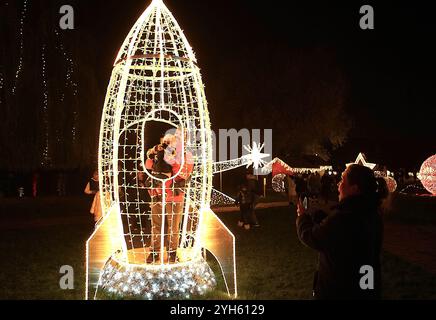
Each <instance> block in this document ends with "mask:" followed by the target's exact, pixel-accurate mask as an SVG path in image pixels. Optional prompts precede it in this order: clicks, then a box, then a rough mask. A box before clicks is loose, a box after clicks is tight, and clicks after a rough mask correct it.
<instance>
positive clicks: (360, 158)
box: [347, 153, 377, 170]
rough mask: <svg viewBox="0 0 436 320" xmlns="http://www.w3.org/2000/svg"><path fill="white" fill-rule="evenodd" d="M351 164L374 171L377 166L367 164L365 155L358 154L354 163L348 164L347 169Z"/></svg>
mask: <svg viewBox="0 0 436 320" xmlns="http://www.w3.org/2000/svg"><path fill="white" fill-rule="evenodd" d="M352 164H360V165H362V166H365V167H367V168H370V169H371V170H374V168H375V167H376V166H377V164H375V163H370V162H367V161H366V158H365V155H364V154H363V153H359V155H358V156H357V158H356V161H355V162H354V163H348V164H347V167H349V166H351V165H352Z"/></svg>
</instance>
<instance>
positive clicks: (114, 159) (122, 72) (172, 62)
mask: <svg viewBox="0 0 436 320" xmlns="http://www.w3.org/2000/svg"><path fill="white" fill-rule="evenodd" d="M169 129H171V131H168V130H169ZM168 132H169V134H168ZM261 149H262V148H261V147H260V146H258V145H256V144H255V145H254V146H253V148H252V149H251V150H252V154H251V155H249V156H245V157H242V158H241V159H236V160H231V161H229V162H225V163H213V160H212V152H213V150H212V132H211V124H210V120H209V112H208V108H207V101H206V97H205V92H204V85H203V82H202V78H201V74H200V69H199V67H198V65H197V60H196V58H195V55H194V52H193V50H192V48H191V46H190V45H189V43H188V41H187V39H186V37H185V35H184V34H183V31H182V29H181V28H180V27H179V25H178V23H177V21H176V20H175V19H174V17H173V15H172V14H171V12H170V11H169V10H168V8H167V7H166V6H165V5H164V3H163V2H162V1H161V0H153V2H152V3H151V5H150V6H149V7H148V8H147V9H146V10H145V12H144V13H143V14H142V15H141V17H140V18H139V19H138V21H137V22H136V23H135V25H134V26H133V28H132V29H131V31H130V33H129V34H128V36H127V38H126V39H125V41H124V43H123V45H122V46H121V49H120V51H119V53H118V56H117V57H116V60H115V63H114V68H113V72H112V77H111V80H110V83H109V87H108V90H107V95H106V100H105V105H104V109H103V117H102V122H101V131H100V145H99V180H100V192H101V204H102V210H103V218H102V220H101V221H100V222H99V224H98V225H97V226H96V230H95V232H94V233H93V235H92V236H91V237H90V239H89V240H88V241H87V244H86V261H87V268H86V279H87V282H86V298H87V299H88V298H91V299H92V298H97V293H98V292H101V291H106V292H109V293H114V294H117V295H125V296H128V297H130V296H135V295H136V296H137V298H146V299H147V298H150V299H156V298H159V299H161V298H168V299H173V298H177V297H180V293H186V297H187V296H189V295H190V294H203V293H205V292H206V291H207V290H209V289H211V288H213V287H214V285H215V280H214V276H213V274H212V273H211V271H210V268H207V267H206V265H205V264H206V262H205V260H204V252H205V250H204V249H207V250H208V251H209V252H210V253H211V254H213V255H214V256H215V258H216V259H217V261H218V263H219V266H220V269H221V271H222V273H223V277H224V283H225V285H226V289H227V291H228V293H229V295H232V296H234V297H236V296H237V283H236V262H235V237H234V236H233V234H232V233H231V232H230V231H229V229H228V228H227V227H226V226H225V225H224V224H223V223H222V222H221V221H220V220H219V219H218V217H217V216H216V215H215V214H214V213H213V212H212V210H211V209H210V206H211V202H212V201H211V198H212V192H213V189H212V177H213V174H214V173H216V172H220V170H230V169H231V168H235V167H237V166H241V165H246V164H249V163H251V164H253V163H254V164H255V165H258V166H260V165H262V161H261V159H262V158H263V157H264V155H262V154H261V153H260V152H261ZM215 194H216V197H217V198H221V200H220V201H221V202H225V201H231V200H230V199H229V198H226V197H225V195H222V194H220V193H215ZM115 269H116V270H115ZM183 270H185V271H183ZM183 272H185V273H186V274H183ZM178 274H182V278H183V279H181V280H178V278H177V277H178ZM150 277H151V278H150ZM193 279H195V280H193ZM181 288H183V289H184V290H185V291H183V290H181Z"/></svg>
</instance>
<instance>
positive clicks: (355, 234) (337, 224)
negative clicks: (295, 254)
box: [297, 196, 383, 299]
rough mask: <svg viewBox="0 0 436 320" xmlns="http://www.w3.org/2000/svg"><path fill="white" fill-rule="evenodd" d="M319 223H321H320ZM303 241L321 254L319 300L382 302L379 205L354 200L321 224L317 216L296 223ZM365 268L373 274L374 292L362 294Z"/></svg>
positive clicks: (317, 276)
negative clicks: (367, 300)
mask: <svg viewBox="0 0 436 320" xmlns="http://www.w3.org/2000/svg"><path fill="white" fill-rule="evenodd" d="M317 220H318V221H317ZM297 233H298V237H299V239H300V241H301V242H302V243H303V244H305V245H306V246H308V247H310V248H313V249H315V250H317V251H318V252H319V266H318V272H317V273H316V274H315V279H314V296H315V298H316V299H379V298H380V295H381V262H380V259H381V258H380V255H381V248H382V241H383V222H382V217H381V215H380V213H379V212H378V209H377V205H376V202H375V201H373V200H371V199H367V198H365V197H363V196H353V197H349V198H347V199H344V200H343V201H342V202H340V203H339V205H338V206H337V208H336V209H335V211H334V212H333V213H332V214H330V215H328V216H327V217H326V218H325V219H323V220H322V221H321V219H319V211H318V217H316V212H314V213H312V214H310V213H309V212H307V213H306V214H304V215H302V216H300V217H298V219H297ZM363 266H371V267H372V268H373V270H374V290H363V289H362V288H361V279H362V277H363V276H364V275H366V273H364V274H361V273H360V272H361V268H362V267H363Z"/></svg>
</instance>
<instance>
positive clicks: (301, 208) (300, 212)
mask: <svg viewBox="0 0 436 320" xmlns="http://www.w3.org/2000/svg"><path fill="white" fill-rule="evenodd" d="M304 214H306V209H305V208H304V205H303V202H301V199H300V198H298V202H297V216H298V217H301V216H302V215H304Z"/></svg>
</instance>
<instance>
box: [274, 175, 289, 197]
mask: <svg viewBox="0 0 436 320" xmlns="http://www.w3.org/2000/svg"><path fill="white" fill-rule="evenodd" d="M285 179H286V175H285V174H283V173H281V174H278V175H276V176H274V178H273V179H272V188H273V190H274V191H275V192H278V193H281V192H285V191H286V188H285Z"/></svg>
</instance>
